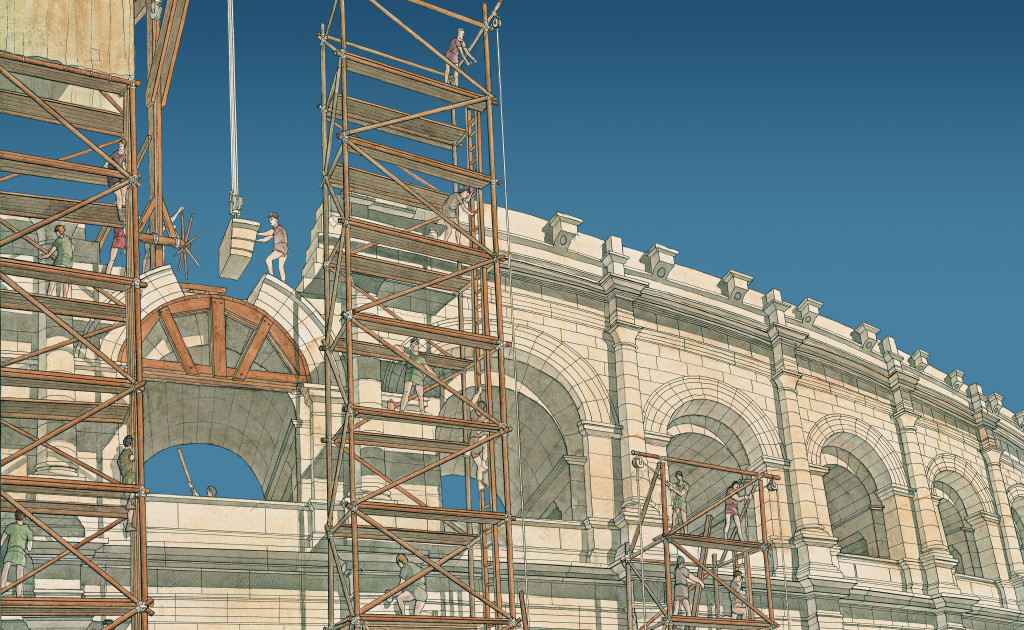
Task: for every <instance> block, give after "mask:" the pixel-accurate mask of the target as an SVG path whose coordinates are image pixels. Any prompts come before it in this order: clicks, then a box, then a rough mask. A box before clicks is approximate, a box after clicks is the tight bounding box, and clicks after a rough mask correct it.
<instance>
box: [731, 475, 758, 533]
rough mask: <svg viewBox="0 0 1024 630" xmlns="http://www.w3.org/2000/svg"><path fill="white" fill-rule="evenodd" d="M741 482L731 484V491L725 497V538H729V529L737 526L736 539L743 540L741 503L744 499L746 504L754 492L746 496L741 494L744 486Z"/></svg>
mask: <svg viewBox="0 0 1024 630" xmlns="http://www.w3.org/2000/svg"><path fill="white" fill-rule="evenodd" d="M742 485H743V484H741V483H740V482H739V480H737V481H734V482H732V483H731V484H729V490H728V491H727V492H726V495H725V537H726V538H729V527H730V525H735V526H736V537H737V538H738V539H740V540H743V526H742V525H741V524H740V511H739V502H740V499H743V500H744V502H746V501H747V500H749V499H750V497H751V496H753V494H754V491H753V490H751V491H750V492H747V493H746V494H742V493H740V486H742Z"/></svg>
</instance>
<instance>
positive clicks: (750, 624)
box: [672, 615, 775, 630]
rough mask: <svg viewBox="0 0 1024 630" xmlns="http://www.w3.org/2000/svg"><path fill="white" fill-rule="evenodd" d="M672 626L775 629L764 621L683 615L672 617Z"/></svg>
mask: <svg viewBox="0 0 1024 630" xmlns="http://www.w3.org/2000/svg"><path fill="white" fill-rule="evenodd" d="M672 625H673V626H677V625H678V626H680V627H684V628H685V627H691V628H749V629H750V630H755V629H758V628H764V629H767V628H774V627H775V626H774V625H773V624H771V623H769V622H767V621H765V620H764V619H728V618H726V617H685V616H683V615H672Z"/></svg>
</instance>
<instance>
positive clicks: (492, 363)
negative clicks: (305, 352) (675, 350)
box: [318, 0, 527, 629]
mask: <svg viewBox="0 0 1024 630" xmlns="http://www.w3.org/2000/svg"><path fill="white" fill-rule="evenodd" d="M368 1H369V2H370V4H371V5H373V6H374V7H375V8H376V9H378V10H380V11H381V12H382V13H383V14H384V15H385V16H387V17H388V18H390V20H391V21H392V22H394V24H395V25H396V26H397V27H398V29H399V31H400V32H401V31H404V33H405V34H407V35H408V36H411V37H412V38H413V39H415V40H417V41H418V42H419V43H420V44H422V45H423V46H424V47H425V48H426V49H427V50H428V51H430V53H431V55H432V56H433V57H435V58H437V59H438V61H437V64H436V65H437V67H439V68H442V67H444V66H443V65H442V64H447V65H448V67H449V70H451V71H452V72H454V73H457V74H458V75H459V76H460V77H461V79H462V82H463V83H464V84H465V85H466V87H456V86H455V85H450V84H448V83H446V82H445V81H444V80H443V79H442V78H441V77H442V76H443V74H444V73H443V72H440V71H438V70H437V69H435V68H429V67H426V66H423V65H419V64H416V63H413V62H409V61H405V60H403V59H400V58H398V57H395V56H392V55H389V54H386V53H383V52H380V51H378V50H374V49H372V48H369V47H367V46H363V45H359V44H356V43H353V42H352V41H351V40H350V39H349V33H348V32H347V18H346V8H345V4H346V3H345V1H344V0H336V1H335V3H334V7H333V9H332V12H331V15H330V18H329V20H328V22H327V24H326V25H321V29H320V32H319V34H318V39H319V41H320V70H321V76H320V79H321V83H320V90H321V102H320V110H321V115H322V126H321V131H322V134H321V138H322V148H323V154H322V173H323V186H322V188H323V213H322V238H323V241H322V247H323V252H324V265H323V275H322V280H323V288H322V296H323V297H324V321H325V322H326V331H325V336H324V343H323V346H322V350H323V352H324V363H325V365H326V366H328V369H327V371H326V373H325V380H326V387H325V397H326V400H325V403H324V407H325V409H326V423H325V435H324V436H323V438H322V442H323V443H324V445H325V448H326V449H327V455H328V456H327V457H325V458H324V459H325V463H326V470H325V474H326V479H327V483H328V490H327V512H326V514H327V516H326V523H325V531H326V532H327V537H326V541H327V546H328V554H327V561H328V576H329V578H328V584H327V590H328V608H327V627H329V628H332V629H333V628H367V627H371V628H372V627H388V628H397V627H409V628H413V627H415V628H450V627H456V628H481V627H488V628H512V627H526V624H527V619H526V607H525V601H524V598H523V597H522V594H520V596H519V602H518V609H517V602H516V598H515V595H514V584H515V571H514V565H513V552H512V545H511V537H512V522H513V521H514V518H513V517H512V516H511V515H510V514H508V513H507V510H506V508H505V506H510V505H511V497H510V486H509V482H510V480H509V478H508V474H507V472H505V471H507V470H508V444H507V436H508V433H509V427H508V424H507V419H506V401H505V396H506V392H505V388H504V383H505V366H504V352H503V350H504V348H505V347H506V344H505V341H504V332H503V325H502V318H501V315H500V314H501V312H502V297H501V268H500V263H501V262H502V260H503V254H501V253H500V251H499V249H500V247H499V245H500V241H499V239H498V230H497V226H498V215H497V207H496V205H495V204H494V203H493V200H494V199H496V190H497V188H496V187H497V186H498V185H499V184H500V182H498V181H496V180H495V177H494V171H495V153H494V132H493V129H494V106H495V105H496V104H497V101H496V99H495V97H494V94H493V93H492V88H491V48H490V47H491V42H490V39H491V37H492V35H491V31H492V30H493V28H496V27H497V24H498V23H497V22H496V21H493V19H494V18H495V16H496V9H497V7H495V9H494V10H493V11H492V12H490V13H489V12H488V8H487V5H483V9H482V19H481V20H475V19H472V18H468V17H464V16H461V15H458V14H456V13H453V12H451V11H448V10H446V9H443V8H440V7H437V6H435V5H432V4H429V3H427V2H424V1H422V0H408V2H409V3H411V4H414V5H418V6H419V7H422V8H425V9H427V10H430V11H433V12H435V13H439V14H441V15H444V16H447V17H449V18H452V19H453V20H454V21H455V22H456V23H455V24H453V25H452V29H451V30H452V35H454V33H455V30H456V28H457V27H458V26H460V25H464V24H469V25H471V27H472V28H474V29H478V30H479V34H478V35H477V40H475V41H474V44H476V43H477V41H479V43H480V44H481V46H482V49H483V52H482V54H481V53H479V51H478V53H477V54H479V55H480V57H481V59H480V60H481V61H482V62H483V66H484V68H483V71H482V73H483V75H484V76H483V80H482V83H481V82H478V81H476V80H474V79H473V78H472V77H470V76H469V75H468V74H467V73H466V72H465V70H464V69H463V68H461V67H459V64H452V63H451V62H449V61H448V60H447V59H445V57H444V55H442V54H441V53H440V52H438V51H437V49H435V48H434V47H433V46H431V45H430V44H429V43H428V42H427V41H426V40H424V39H423V38H422V37H420V35H419V34H417V33H416V31H415V30H413V29H412V28H411V27H409V26H408V25H407V24H406V23H404V22H403V21H402V20H401V19H399V18H398V17H397V16H395V15H394V14H393V13H392V12H391V11H389V10H388V9H387V8H385V7H384V6H383V5H382V4H381V3H380V2H378V1H377V0H368ZM498 5H499V6H500V2H499V3H498ZM332 27H333V28H334V29H336V30H334V31H333V32H332ZM492 27H493V28H492ZM467 28H469V27H467ZM329 56H333V57H334V59H335V60H336V61H337V65H336V67H333V66H334V65H335V64H334V63H333V60H332V63H330V64H329V63H328V58H329ZM355 75H358V76H360V77H362V78H361V79H360V80H361V81H363V82H364V83H366V82H367V80H370V81H375V82H380V83H387V84H390V85H392V86H397V87H399V88H403V89H405V90H407V91H409V92H412V93H416V94H419V95H421V98H422V96H426V97H429V98H432V99H434V100H436V101H440V104H439V105H438V106H436V107H429V108H427V109H425V110H423V111H414V112H412V113H410V112H408V111H406V110H407V109H408V107H402V102H401V101H400V102H397V103H389V104H388V105H384V104H379V103H371V102H368V101H365V100H360V99H359V98H356V96H354V95H353V94H352V93H351V91H350V90H351V85H350V79H351V78H352V77H353V76H355ZM459 114H461V117H462V120H463V122H459V123H457V118H458V117H459V116H458V115H459ZM438 115H443V116H445V117H448V118H450V120H449V121H444V120H439V119H437V116H438ZM369 132H378V133H377V135H376V136H375V137H374V136H373V134H370V133H369ZM381 134H384V135H383V136H382V135H381ZM371 137H373V139H372V140H371V139H370V138H371ZM381 137H386V138H389V140H381V139H380V138H381ZM485 139H486V144H485V143H484V140H485ZM335 140H340V144H339V145H335ZM392 141H394V142H395V143H399V144H400V146H401V147H402V148H398V146H391V145H390V143H391V142H392ZM485 146H486V153H485V149H484V147H485ZM439 149H440V150H441V152H442V155H440V156H438V157H429V156H428V152H434V153H437V152H438V150H439ZM447 151H450V152H451V153H450V155H449V156H447V157H445V156H444V153H445V152H447ZM442 157H443V159H440V158H442ZM355 159H360V160H362V161H363V162H364V163H365V164H367V165H369V169H368V170H367V169H364V168H356V167H355V166H353V164H352V161H353V160H355ZM430 179H433V180H434V181H435V182H438V183H440V184H441V187H438V186H436V185H434V184H432V183H431V182H430V181H429V180H430ZM458 186H467V187H470V188H471V190H472V193H471V195H470V198H469V200H468V201H467V210H468V212H466V213H464V214H468V218H469V220H468V223H463V222H460V221H459V220H458V219H456V220H452V219H451V218H449V217H448V216H446V215H445V214H444V213H443V212H442V205H443V204H444V203H445V201H446V199H447V198H448V196H449V194H451V192H452V191H454V190H456V189H457V187H458ZM442 187H447V190H443V189H442ZM484 189H487V190H488V191H489V195H490V196H489V199H490V200H491V201H492V202H491V203H490V204H489V205H485V203H484V199H485V195H484ZM367 198H369V199H372V200H374V201H375V202H385V203H388V202H390V203H395V204H399V205H400V206H404V207H406V208H414V209H418V211H419V212H420V213H421V215H422V213H424V212H425V213H426V215H427V217H428V218H427V219H423V220H419V221H418V222H417V223H416V224H415V225H411V226H409V225H395V224H389V223H385V222H381V221H378V220H374V219H373V218H370V217H367V216H361V215H360V216H356V215H355V214H354V212H353V200H354V199H362V200H364V201H365V200H366V199H367ZM332 223H334V225H337V224H338V223H340V226H341V227H340V230H339V229H338V228H337V227H334V234H333V236H332V227H333V226H332ZM434 226H439V227H437V228H435V231H434V233H431V228H434ZM445 229H447V230H449V231H450V232H451V233H453V234H457V235H458V236H457V242H453V241H455V239H452V240H442V239H440V238H438V237H437V235H436V231H437V230H440V231H444V230H445ZM339 232H340V234H339ZM360 278H363V279H365V278H371V279H372V278H376V279H381V280H384V281H386V282H385V283H384V284H383V285H379V286H380V287H381V288H380V289H379V290H377V292H376V294H374V293H371V292H370V291H367V290H366V289H365V288H364V286H363V285H361V284H360V283H359V280H360ZM386 287H391V288H386ZM425 293H432V294H439V295H443V296H444V297H443V299H444V300H445V301H446V303H447V304H448V305H449V306H451V305H454V306H455V307H456V310H457V313H458V317H457V318H452V321H450V322H448V323H447V324H445V325H442V324H438V323H432V322H430V321H424V320H423V319H422V317H420V318H418V319H417V316H416V315H406V316H405V317H403V316H401V315H399V314H398V313H397V312H396V310H399V309H400V308H401V307H397V306H395V304H396V303H398V301H399V300H400V299H401V298H406V297H410V296H417V295H423V294H425ZM412 337H416V338H419V339H421V340H424V342H426V343H423V342H421V345H422V348H421V349H422V350H423V358H424V360H425V361H426V365H427V366H428V367H429V368H430V369H429V370H426V369H424V368H423V367H421V366H420V365H418V364H417V363H416V362H415V361H413V360H412V358H411V357H410V356H409V355H408V354H407V353H406V351H405V349H404V347H403V344H404V343H405V342H407V341H408V340H409V339H410V338H412ZM428 344H429V345H428ZM367 356H368V357H375V358H377V359H382V360H386V361H390V362H392V365H395V366H397V367H398V368H399V369H400V370H403V371H404V370H406V369H409V370H413V371H419V372H421V373H422V374H423V377H424V381H425V384H426V386H427V387H426V389H427V390H432V389H437V388H440V389H443V390H444V391H445V392H446V395H447V396H448V397H450V398H455V399H457V400H458V402H459V403H461V405H460V406H461V413H460V414H458V415H459V417H446V416H440V415H434V414H433V413H427V412H426V410H424V409H420V410H419V412H420V413H413V412H408V411H405V412H403V411H400V410H394V409H382V408H379V407H378V406H379V405H380V401H373V400H370V401H366V400H359V399H358V396H357V395H356V394H354V392H355V391H356V378H357V372H358V370H359V367H358V365H357V361H358V359H359V357H367ZM407 366H408V367H407ZM469 387H473V388H476V389H477V390H478V391H480V390H482V392H481V394H482V395H481V396H480V398H479V399H471V398H470V397H469V396H467V388H469ZM335 397H338V398H340V400H341V404H340V405H336V404H335V403H334V402H333V401H334V399H335ZM478 400H479V402H478ZM484 403H486V404H484ZM339 410H340V412H339ZM410 426H419V427H420V428H421V430H422V431H424V432H425V431H429V429H430V428H433V429H435V430H437V429H444V430H446V432H447V433H448V434H450V435H454V436H455V437H452V438H450V439H440V438H439V437H438V438H427V437H414V436H410V434H409V432H408V430H409V427H410ZM470 431H477V432H478V433H477V435H478V436H479V435H483V436H484V437H483V438H481V439H478V440H477V439H473V440H471V439H470V436H469V432H470ZM419 435H427V434H426V433H422V432H421V433H420V434H419ZM366 447H373V448H375V449H382V450H383V451H384V453H385V458H387V456H388V454H389V453H390V454H397V453H398V452H406V453H408V452H414V453H419V454H421V455H424V456H425V457H424V461H425V463H424V464H423V465H421V466H418V467H415V469H414V470H411V471H408V472H407V473H406V474H403V475H402V476H400V477H398V478H391V477H389V476H388V475H387V474H386V472H385V471H383V470H381V469H380V468H379V467H378V466H375V465H373V464H372V463H371V462H369V461H367V459H366V457H365V456H364V455H363V449H364V448H366ZM475 449H483V450H484V451H485V452H486V454H487V456H488V457H489V459H488V461H489V462H491V465H490V466H489V469H488V471H487V475H488V476H489V479H487V481H488V483H487V486H488V487H489V488H491V489H494V490H493V491H491V492H482V491H480V492H479V497H478V498H479V505H478V506H475V505H473V503H472V501H470V493H471V490H470V482H469V479H470V474H469V472H470V464H469V463H468V461H469V457H468V456H467V455H468V454H469V453H470V451H472V450H475ZM453 462H456V463H459V464H460V466H461V467H464V469H465V471H466V475H465V479H466V484H465V494H466V499H467V501H466V509H454V508H449V507H443V506H441V505H439V504H438V502H437V499H436V497H435V498H434V499H432V500H428V498H427V497H426V496H424V495H423V491H422V484H423V479H424V478H425V476H427V475H428V474H430V473H433V474H434V476H435V477H436V476H437V475H438V473H439V471H440V468H441V466H443V465H445V464H449V465H450V464H451V463H453ZM366 476H375V477H376V478H377V479H378V480H379V482H380V483H378V484H374V489H372V490H369V489H366V488H365V487H364V486H362V485H361V484H359V483H357V482H358V481H359V478H360V477H363V478H365V477H366ZM478 490H480V489H479V488H478ZM471 508H476V509H471ZM385 548H387V549H390V550H392V553H393V552H402V553H404V554H406V555H407V556H408V557H409V558H410V559H411V560H414V561H415V562H417V563H418V564H419V566H420V570H419V571H418V572H417V573H416V574H414V575H413V576H412V577H410V578H408V579H406V580H404V581H402V582H401V583H399V584H397V585H395V584H394V582H391V583H389V584H388V585H387V587H386V588H373V589H371V588H370V587H369V586H368V584H369V582H367V580H368V579H372V575H373V573H374V572H375V571H377V570H375V569H373V565H372V564H371V563H372V562H374V561H376V560H379V559H380V557H381V554H382V551H381V550H382V549H385ZM392 558H393V556H392ZM427 575H432V576H438V577H440V578H441V579H444V580H445V581H446V582H447V583H448V584H449V585H450V586H451V588H452V589H454V590H455V591H456V592H457V593H459V598H460V602H461V604H460V605H461V606H462V608H461V610H462V612H460V613H459V614H457V615H456V614H449V615H446V616H440V617H439V616H434V615H425V614H422V615H415V614H405V615H397V614H394V613H386V612H385V611H384V609H383V608H382V607H381V605H382V604H383V603H384V602H386V601H388V600H389V599H392V598H394V597H395V596H396V595H397V594H398V593H400V592H402V591H404V590H406V589H407V588H408V587H409V585H410V584H412V582H414V581H416V580H421V579H423V578H425V576H427Z"/></svg>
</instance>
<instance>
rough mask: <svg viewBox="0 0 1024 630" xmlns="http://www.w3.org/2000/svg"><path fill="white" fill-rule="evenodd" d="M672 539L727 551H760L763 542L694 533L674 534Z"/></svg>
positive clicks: (681, 542) (683, 543)
mask: <svg viewBox="0 0 1024 630" xmlns="http://www.w3.org/2000/svg"><path fill="white" fill-rule="evenodd" d="M671 538H672V540H674V541H676V542H677V543H679V544H681V545H690V546H693V547H709V548H711V549H724V550H726V551H735V552H740V553H742V552H744V551H760V550H761V543H760V542H754V541H746V540H733V539H731V538H715V537H713V536H697V535H694V534H672V535H671Z"/></svg>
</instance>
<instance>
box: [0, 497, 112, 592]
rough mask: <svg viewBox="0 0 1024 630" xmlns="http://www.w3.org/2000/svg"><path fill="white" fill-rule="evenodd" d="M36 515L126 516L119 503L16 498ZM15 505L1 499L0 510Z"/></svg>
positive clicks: (5, 510) (7, 509) (8, 510)
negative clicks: (23, 499)
mask: <svg viewBox="0 0 1024 630" xmlns="http://www.w3.org/2000/svg"><path fill="white" fill-rule="evenodd" d="M15 501H18V503H20V504H21V505H22V507H24V508H25V509H26V510H29V511H30V512H32V513H33V514H35V515H36V516H39V515H43V514H52V515H57V516H95V517H103V518H124V517H125V508H124V506H122V505H121V504H120V502H118V503H111V504H109V505H103V504H97V503H75V502H73V501H66V500H64V501H21V500H19V499H15ZM14 510H15V508H14V506H13V505H11V504H10V503H8V502H7V500H6V499H0V512H13V511H14ZM4 606H5V607H6V606H7V598H6V597H5V598H4Z"/></svg>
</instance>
